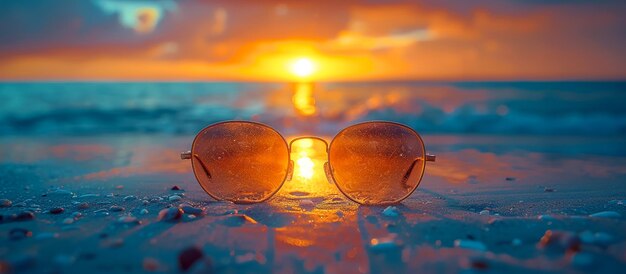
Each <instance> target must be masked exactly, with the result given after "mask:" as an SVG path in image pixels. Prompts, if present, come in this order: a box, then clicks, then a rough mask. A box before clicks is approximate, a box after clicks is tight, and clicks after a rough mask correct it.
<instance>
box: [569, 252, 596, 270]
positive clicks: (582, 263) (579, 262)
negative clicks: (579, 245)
mask: <svg viewBox="0 0 626 274" xmlns="http://www.w3.org/2000/svg"><path fill="white" fill-rule="evenodd" d="M570 262H571V264H572V265H574V266H576V267H582V268H585V267H589V266H591V265H593V255H591V254H589V253H585V252H577V253H576V254H574V255H573V256H572V257H571V259H570Z"/></svg>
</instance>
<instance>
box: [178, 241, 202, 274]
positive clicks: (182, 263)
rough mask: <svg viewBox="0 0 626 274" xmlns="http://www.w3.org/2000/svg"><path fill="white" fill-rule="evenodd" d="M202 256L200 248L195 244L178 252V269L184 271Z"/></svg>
mask: <svg viewBox="0 0 626 274" xmlns="http://www.w3.org/2000/svg"><path fill="white" fill-rule="evenodd" d="M202 257H204V253H202V250H200V249H199V248H197V247H195V246H192V247H188V248H186V249H184V250H183V251H181V252H180V253H179V254H178V267H179V268H180V270H182V271H186V270H187V269H189V268H190V267H191V266H192V265H193V264H194V263H195V262H196V261H198V260H200V259H202Z"/></svg>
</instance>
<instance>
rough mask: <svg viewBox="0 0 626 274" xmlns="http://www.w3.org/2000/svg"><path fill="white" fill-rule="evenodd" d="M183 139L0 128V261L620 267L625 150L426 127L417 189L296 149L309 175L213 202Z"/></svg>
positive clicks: (265, 269) (235, 266) (240, 266)
mask: <svg viewBox="0 0 626 274" xmlns="http://www.w3.org/2000/svg"><path fill="white" fill-rule="evenodd" d="M192 137H193V136H179V137H154V136H149V135H132V136H125V137H92V138H87V137H85V138H49V139H40V138H30V139H28V138H26V139H24V138H22V139H16V138H13V139H12V138H5V139H3V140H2V142H0V143H1V145H0V149H1V150H2V152H3V159H2V166H1V170H0V173H1V174H2V176H1V177H0V178H1V179H0V180H1V184H2V186H3V187H2V189H1V190H0V199H3V200H2V208H0V213H1V215H2V223H0V241H1V242H2V245H1V246H2V247H0V258H1V261H2V264H1V266H2V268H0V269H2V271H3V272H7V273H81V272H82V273H84V272H85V271H88V272H93V273H110V272H125V273H140V272H152V271H155V272H178V271H183V270H186V271H191V272H193V273H270V272H271V273H293V272H303V273H359V272H362V273H416V272H438V273H458V272H466V271H467V272H481V273H482V272H486V273H503V272H509V273H523V272H528V271H533V272H544V273H588V272H589V271H592V270H593V271H597V272H598V273H619V272H620V271H619V269H621V268H622V267H623V266H624V265H625V264H626V257H624V250H626V242H625V241H624V240H625V237H626V234H625V233H624V231H626V222H625V221H624V216H625V214H626V204H625V203H626V200H625V197H626V189H625V187H624V184H623V181H624V176H625V174H626V170H624V166H626V165H625V164H626V163H625V162H624V159H623V158H619V157H615V156H611V155H595V156H593V157H586V158H584V159H581V158H576V157H571V156H570V155H566V154H564V153H555V152H554V151H555V150H559V149H561V150H562V151H566V150H567V149H568V148H572V147H579V146H581V145H582V144H584V143H588V142H589V141H590V140H589V139H585V138H582V139H572V138H560V139H559V138H558V137H555V138H552V139H547V138H539V139H537V138H535V139H533V138H514V137H510V138H498V141H496V140H494V139H493V138H489V137H465V138H463V137H459V136H448V135H433V136H430V135H427V136H425V137H424V138H425V141H426V142H427V143H428V144H430V146H429V149H430V150H429V151H432V152H434V153H437V154H438V161H437V162H436V163H434V164H429V165H428V166H427V168H426V175H425V177H424V180H423V181H422V183H421V185H420V187H419V188H418V190H417V191H416V192H415V193H414V194H413V195H412V196H411V197H410V198H408V199H407V200H405V201H404V202H403V203H401V204H398V205H396V206H392V207H375V206H359V205H357V204H355V203H353V202H350V201H348V200H347V199H346V198H345V197H343V196H342V195H341V193H339V191H338V190H337V189H336V188H335V186H333V185H331V184H329V183H328V182H327V181H326V179H325V177H324V176H323V171H321V168H322V167H321V165H320V164H319V163H322V162H323V161H325V157H326V156H325V155H323V154H324V153H313V154H310V155H308V156H309V157H310V159H311V160H312V162H313V163H314V164H313V166H312V167H311V169H312V170H313V173H312V174H315V175H314V176H311V177H309V178H306V177H307V175H306V174H305V173H306V170H298V168H296V173H295V174H294V179H293V180H292V181H290V182H286V183H285V185H284V186H283V188H282V189H281V190H280V191H279V193H278V194H277V195H276V196H275V197H274V198H272V199H271V200H270V201H268V202H266V203H261V204H254V205H235V204H232V203H228V202H217V201H213V200H212V199H211V198H210V197H208V196H207V195H206V194H205V193H204V192H203V191H202V189H201V188H200V186H199V185H198V184H197V183H196V181H195V179H194V178H193V173H192V171H191V167H190V163H189V162H187V161H181V160H178V152H179V151H180V150H184V149H185V148H186V147H187V146H188V143H189V141H190V140H191V138H192ZM546 142H548V143H550V144H548V145H541V143H544V144H545V143H546ZM295 144H296V145H297V144H298V143H295ZM468 144H471V147H472V148H466V147H464V146H466V145H468ZM531 144H535V145H534V146H532V147H533V148H529V149H525V150H524V151H520V150H514V149H512V147H519V146H529V145H531ZM604 144H610V145H613V146H614V147H620V146H621V147H623V145H624V143H623V141H622V140H619V139H613V140H605V142H604ZM548 148H549V151H546V150H548ZM589 150H593V147H591V148H589ZM33 151H37V153H32V152H33ZM578 153H591V151H585V149H583V151H578ZM292 157H297V155H292ZM582 167H584V168H582Z"/></svg>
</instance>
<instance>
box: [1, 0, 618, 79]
mask: <svg viewBox="0 0 626 274" xmlns="http://www.w3.org/2000/svg"><path fill="white" fill-rule="evenodd" d="M33 2H36V3H33ZM623 14H626V2H624V1H623V0H622V1H603V0H598V1H577V0H570V1H566V0H554V1H549V0H548V1H539V0H526V1H523V0H515V1H502V0H475V1H461V0H459V1H451V0H438V1H435V0H432V1H374V0H370V1H352V0H345V1H276V0H259V1H240V0H223V1H221V0H216V1H193V0H187V1H173V0H161V1H121V0H81V1H75V0H67V1H63V4H61V3H60V2H59V1H54V0H42V1H2V2H1V3H0V18H3V19H2V23H1V24H0V80H2V81H74V80H76V81H90V80H105V81H107V80H129V81H155V80H158V81H187V80H191V81H296V80H297V81H378V80H383V81H385V80H606V79H618V80H623V79H626V53H625V52H626V16H623ZM301 64H306V65H307V67H302V66H301Z"/></svg>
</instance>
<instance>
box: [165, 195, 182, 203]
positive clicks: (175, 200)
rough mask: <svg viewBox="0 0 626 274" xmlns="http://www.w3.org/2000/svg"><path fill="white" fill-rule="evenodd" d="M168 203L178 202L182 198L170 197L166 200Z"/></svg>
mask: <svg viewBox="0 0 626 274" xmlns="http://www.w3.org/2000/svg"><path fill="white" fill-rule="evenodd" d="M167 199H168V200H169V201H170V202H177V201H180V200H181V199H182V198H181V197H180V196H178V195H172V196H170V197H168V198H167Z"/></svg>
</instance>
